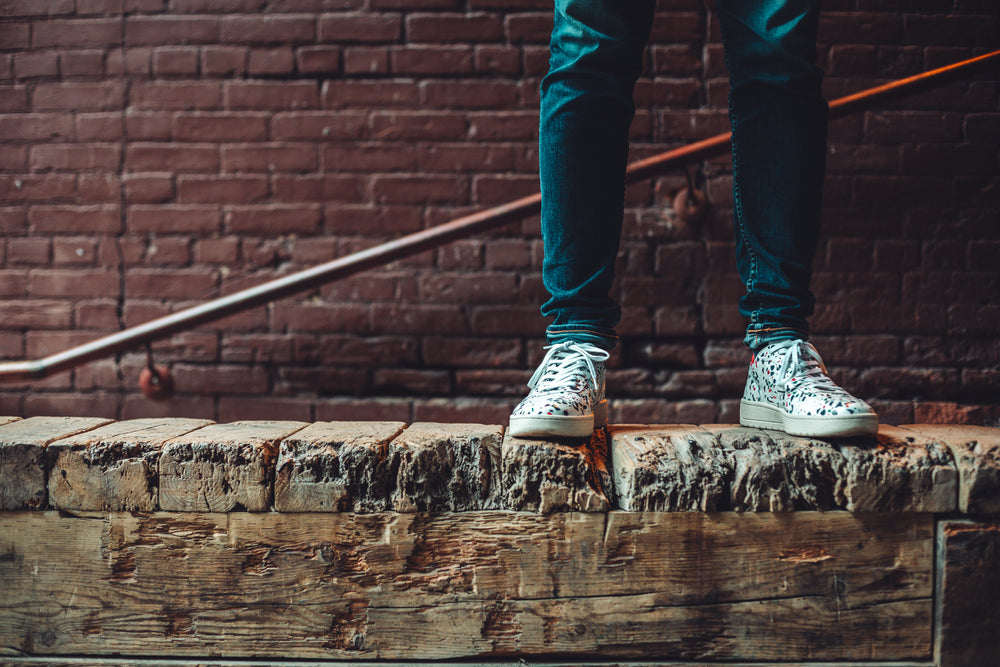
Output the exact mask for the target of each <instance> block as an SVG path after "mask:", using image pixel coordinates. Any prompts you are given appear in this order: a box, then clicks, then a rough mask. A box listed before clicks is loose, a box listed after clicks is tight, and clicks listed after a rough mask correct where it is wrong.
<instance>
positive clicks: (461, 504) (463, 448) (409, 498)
mask: <svg viewBox="0 0 1000 667" xmlns="http://www.w3.org/2000/svg"><path fill="white" fill-rule="evenodd" d="M502 434H503V428H502V427H501V426H493V425H487V424H436V423H432V422H418V423H416V424H413V425H411V426H409V427H408V428H407V429H406V430H405V431H403V432H402V433H401V434H400V435H398V436H397V437H396V438H394V439H393V440H392V442H390V443H389V447H388V450H387V452H386V469H387V470H388V482H389V502H390V505H391V507H392V508H393V509H394V510H396V511H397V512H425V511H429V512H437V511H463V510H484V509H496V508H498V507H500V501H499V491H500V439H501V437H502Z"/></svg>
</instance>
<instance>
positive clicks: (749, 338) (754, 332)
mask: <svg viewBox="0 0 1000 667" xmlns="http://www.w3.org/2000/svg"><path fill="white" fill-rule="evenodd" d="M783 340H809V331H808V330H803V329H798V328H795V327H791V326H787V325H773V326H756V327H750V328H748V329H747V335H746V337H745V338H744V339H743V344H744V345H746V346H747V347H748V348H750V349H751V350H752V351H754V352H756V351H757V350H760V349H761V348H764V347H767V346H768V345H770V344H771V343H778V342H781V341H783Z"/></svg>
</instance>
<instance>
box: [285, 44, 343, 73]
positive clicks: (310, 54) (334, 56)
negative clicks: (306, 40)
mask: <svg viewBox="0 0 1000 667" xmlns="http://www.w3.org/2000/svg"><path fill="white" fill-rule="evenodd" d="M340 53H341V49H340V47H337V46H307V47H303V48H300V49H298V50H297V51H296V52H295V61H296V63H297V64H298V69H299V72H301V73H302V74H337V73H339V72H340V69H341V68H340V60H341V55H340Z"/></svg>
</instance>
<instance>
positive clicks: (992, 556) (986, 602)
mask: <svg viewBox="0 0 1000 667" xmlns="http://www.w3.org/2000/svg"><path fill="white" fill-rule="evenodd" d="M938 559H939V560H938V571H939V572H940V573H941V575H940V577H939V578H938V590H937V592H936V596H935V597H936V598H937V601H938V608H937V610H936V614H937V619H936V626H937V633H936V642H935V643H936V645H935V654H936V658H937V661H938V667H969V666H970V665H991V666H992V665H1000V606H998V604H997V601H998V600H1000V522H998V521H993V522H986V523H975V522H972V521H942V522H941V523H940V524H939V526H938Z"/></svg>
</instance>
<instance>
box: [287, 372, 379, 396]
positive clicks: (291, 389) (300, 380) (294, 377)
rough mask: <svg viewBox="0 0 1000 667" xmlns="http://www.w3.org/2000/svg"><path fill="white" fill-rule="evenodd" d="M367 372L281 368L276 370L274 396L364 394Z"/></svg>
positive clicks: (366, 385)
mask: <svg viewBox="0 0 1000 667" xmlns="http://www.w3.org/2000/svg"><path fill="white" fill-rule="evenodd" d="M368 388H369V383H368V372H367V371H366V370H363V369H359V368H338V367H336V366H333V367H329V366H328V367H320V368H302V367H290V368H289V367H282V368H279V369H278V381H277V382H276V383H275V393H276V394H279V395H280V394H291V393H305V392H307V393H329V394H337V395H344V394H354V395H357V394H364V393H366V392H367V391H368Z"/></svg>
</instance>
